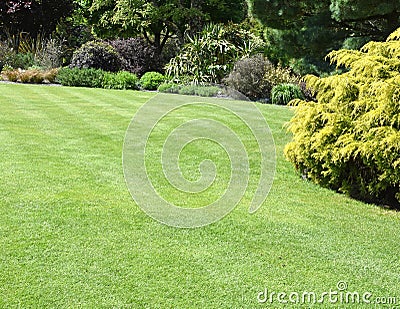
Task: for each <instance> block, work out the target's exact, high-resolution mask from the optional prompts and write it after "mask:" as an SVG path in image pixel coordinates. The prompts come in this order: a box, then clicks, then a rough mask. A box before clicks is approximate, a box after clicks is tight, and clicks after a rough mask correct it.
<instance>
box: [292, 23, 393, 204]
mask: <svg viewBox="0 0 400 309" xmlns="http://www.w3.org/2000/svg"><path fill="white" fill-rule="evenodd" d="M328 57H329V58H330V59H331V62H333V63H336V64H337V65H338V66H345V67H346V68H348V69H349V71H347V72H346V73H343V74H340V75H333V76H329V77H325V78H318V77H315V76H307V77H306V79H305V80H306V82H307V85H308V86H309V87H311V88H312V89H314V90H315V91H316V93H317V95H316V97H317V100H318V102H306V101H300V100H298V101H297V102H295V106H296V108H295V116H294V117H293V118H292V120H291V121H290V125H289V130H290V131H291V132H292V133H293V140H292V141H291V142H290V143H289V144H288V145H287V146H286V148H285V155H286V157H287V158H288V159H289V160H290V161H291V162H292V163H293V164H294V166H295V167H296V168H297V169H298V170H299V171H300V172H301V173H303V174H304V176H305V177H308V178H310V179H312V180H313V181H315V182H317V183H319V184H321V185H322V186H326V187H329V188H332V189H335V190H338V191H341V192H345V193H347V194H349V195H350V196H352V197H355V198H359V199H362V200H365V201H368V202H374V203H379V204H386V205H390V206H392V207H397V208H400V117H399V115H400V70H399V68H400V28H399V29H397V30H396V31H395V32H394V33H393V34H391V35H390V36H389V38H388V39H387V41H386V42H370V43H367V44H366V45H364V47H362V49H361V50H360V51H354V50H339V51H333V52H331V53H330V54H329V55H328Z"/></svg>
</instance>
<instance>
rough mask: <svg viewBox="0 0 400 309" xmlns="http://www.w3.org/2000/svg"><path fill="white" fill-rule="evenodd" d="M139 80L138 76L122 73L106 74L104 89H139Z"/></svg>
mask: <svg viewBox="0 0 400 309" xmlns="http://www.w3.org/2000/svg"><path fill="white" fill-rule="evenodd" d="M138 82H139V79H138V77H137V76H136V74H133V73H129V72H126V71H121V72H118V73H105V74H104V77H103V84H102V85H103V88H106V89H138Z"/></svg>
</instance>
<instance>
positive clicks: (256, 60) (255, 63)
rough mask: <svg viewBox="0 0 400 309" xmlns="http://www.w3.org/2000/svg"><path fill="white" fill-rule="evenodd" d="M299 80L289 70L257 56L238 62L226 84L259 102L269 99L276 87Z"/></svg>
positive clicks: (225, 80)
mask: <svg viewBox="0 0 400 309" xmlns="http://www.w3.org/2000/svg"><path fill="white" fill-rule="evenodd" d="M297 80H298V77H297V76H295V75H293V74H292V73H291V71H290V70H289V69H286V68H282V67H281V66H274V65H273V64H272V63H271V62H270V61H269V60H268V59H267V58H265V57H264V56H263V55H255V56H253V57H250V58H245V59H241V60H239V61H237V62H236V64H235V66H234V68H233V70H232V72H231V73H230V74H229V75H228V77H227V78H225V79H224V83H225V84H226V85H227V86H229V87H231V88H233V89H235V90H237V91H239V92H241V93H243V94H244V95H245V96H247V97H248V98H249V99H251V100H259V99H265V98H269V97H270V96H271V90H272V88H273V87H274V86H276V85H279V84H282V83H296V82H297Z"/></svg>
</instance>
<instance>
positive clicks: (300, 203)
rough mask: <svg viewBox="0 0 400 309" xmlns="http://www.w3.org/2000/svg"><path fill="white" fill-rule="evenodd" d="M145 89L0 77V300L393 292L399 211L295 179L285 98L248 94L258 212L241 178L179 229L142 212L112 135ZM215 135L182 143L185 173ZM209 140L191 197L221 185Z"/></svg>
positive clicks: (96, 302) (191, 302) (140, 302)
mask: <svg viewBox="0 0 400 309" xmlns="http://www.w3.org/2000/svg"><path fill="white" fill-rule="evenodd" d="M154 95H155V94H154V93H144V92H135V91H114V90H99V89H85V88H67V87H48V86H29V85H11V84H1V85H0V109H1V112H0V141H1V143H0V166H1V172H2V174H1V177H0V202H1V203H0V205H1V207H0V212H1V216H0V220H1V222H0V307H3V308H13V307H18V308H30V307H32V308H56V307H72V308H80V307H82V308H98V307H105V308H111V307H112V308H121V307H125V308H263V307H280V306H282V307H283V306H285V307H289V304H281V303H279V302H278V300H277V298H276V297H275V298H273V299H272V302H268V301H267V302H266V303H264V304H260V303H259V302H258V300H257V297H258V296H259V293H260V292H262V291H265V289H268V291H269V292H276V293H278V292H285V293H287V294H288V295H289V294H290V293H291V292H297V293H299V294H300V295H301V294H302V293H303V292H304V291H313V292H315V293H317V295H321V294H322V293H324V292H329V291H330V290H333V291H338V290H339V289H338V287H337V286H338V283H340V284H344V283H346V285H347V289H345V290H343V291H344V292H347V291H350V292H358V293H359V294H360V295H362V294H364V293H366V292H369V293H371V294H372V296H371V297H370V298H369V300H370V301H371V302H374V301H375V302H378V301H381V302H382V301H383V300H385V299H384V298H385V297H386V298H387V299H388V298H389V297H397V303H398V306H400V263H399V256H400V246H399V240H400V229H399V226H400V213H398V212H395V211H390V210H385V209H382V208H379V207H376V206H373V205H367V204H364V203H361V202H358V201H354V200H352V199H350V198H348V197H345V196H343V195H339V194H337V193H335V192H332V191H329V190H326V189H322V188H320V187H318V186H316V185H314V184H312V183H310V182H307V181H304V180H302V179H301V177H299V176H298V175H297V174H296V173H295V171H294V170H293V168H292V166H291V165H290V163H288V162H287V161H285V159H284V157H283V147H284V145H285V144H286V143H287V142H288V141H289V140H290V135H289V134H288V133H287V132H286V129H285V128H284V124H285V123H286V122H287V121H288V120H289V119H290V117H291V116H292V111H291V110H290V109H288V108H286V107H281V106H271V105H258V107H259V108H260V110H261V111H262V113H263V115H264V116H265V118H266V120H267V121H268V124H269V126H270V127H271V130H272V133H273V136H274V139H275V143H276V150H277V172H276V177H275V181H274V184H273V186H272V189H271V192H270V194H269V195H268V197H267V199H266V201H265V203H264V204H263V205H262V207H261V208H260V209H259V210H258V211H257V212H256V213H254V214H249V213H248V206H249V205H248V204H249V199H248V198H247V196H250V195H251V190H252V185H251V184H252V182H250V189H249V190H250V191H249V192H247V193H246V195H245V197H244V199H243V200H242V201H241V202H240V203H239V205H238V206H237V207H236V208H235V209H234V211H232V212H231V213H230V214H229V215H227V216H226V217H225V218H223V219H222V220H220V221H218V222H216V223H214V224H211V225H208V226H205V227H202V228H196V229H178V228H174V227H169V226H166V225H163V224H160V223H158V222H157V221H155V220H153V219H152V218H150V217H148V216H147V215H146V214H145V213H144V212H143V211H142V210H141V209H140V208H139V207H138V206H137V205H136V204H135V202H134V201H133V199H132V197H131V195H130V193H129V191H128V189H127V186H126V183H125V180H124V173H123V167H122V149H123V143H124V136H125V132H126V130H127V128H128V125H129V123H130V120H131V119H132V117H133V116H134V114H135V112H136V111H137V110H138V109H139V108H140V107H141V106H142V105H143V104H144V103H145V102H146V101H147V100H148V99H150V98H151V97H153V96H154ZM170 98H171V100H174V98H176V97H175V96H174V95H171V96H170ZM243 104H251V103H248V102H247V103H246V102H243ZM189 112H190V113H192V114H193V115H192V116H196V114H195V113H196V110H191V111H189ZM199 112H201V113H202V112H204V110H201V109H200V111H199ZM183 117H187V115H183ZM221 118H222V119H224V118H225V120H226V121H227V122H229V119H228V116H224V115H222V116H221ZM172 122H173V121H172ZM172 122H171V123H172ZM169 123H170V122H168V121H166V123H165V124H164V125H165V126H168V124H169ZM155 140H157V139H156V138H155ZM154 145H157V144H156V143H155V144H154ZM213 147H215V145H213V144H211V143H207V142H206V141H204V144H202V145H201V144H200V146H198V147H195V145H192V146H188V149H187V151H186V152H185V155H182V158H181V160H182V166H186V165H187V167H188V170H189V172H186V173H187V177H189V178H190V177H191V175H193V174H194V175H195V174H196V169H195V168H194V167H195V166H197V163H198V162H197V161H195V160H194V161H193V158H195V157H196V154H197V153H199V152H200V151H204V149H212V148H213ZM248 147H250V148H251V147H252V146H251V143H249V146H248ZM153 150H154V151H152V152H151V154H156V153H157V147H154V149H153ZM215 151H216V156H217V157H221V160H217V164H216V165H217V167H218V166H219V165H221V168H220V170H221V171H222V175H221V176H219V177H220V178H216V180H215V181H216V182H215V184H216V185H215V186H214V187H213V188H211V191H210V192H209V195H207V194H204V195H203V196H201V197H199V199H200V200H196V198H193V197H190V198H192V200H190V203H189V204H190V205H192V206H193V205H194V206H196V203H198V204H199V205H203V203H206V202H208V199H209V198H210V196H211V197H212V196H214V195H215V194H219V193H220V191H221V190H220V187H219V186H218V183H219V181H223V180H224V179H226V173H228V171H225V170H224V169H223V166H222V165H223V163H224V162H225V161H226V157H225V156H224V155H223V153H222V152H221V153H220V155H219V153H218V149H217V148H216V149H215ZM191 162H192V163H191ZM185 164H186V165H185ZM251 166H252V165H251ZM157 167H159V166H158V165H157V164H154V166H153V167H151V168H150V174H152V175H153V176H154V177H156V178H157V173H156V172H155V169H156V168H157ZM183 173H184V174H185V172H183ZM195 178H196V175H195V176H194V179H195ZM155 181H160V184H162V178H161V177H159V178H158V180H155ZM137 185H138V186H140V183H138V184H137ZM160 186H161V185H160ZM162 186H163V187H166V188H165V192H164V194H165V195H166V196H167V197H171V198H172V197H174V196H175V195H174V193H173V192H171V190H170V188H168V187H167V185H166V184H165V183H163V185H162ZM253 187H254V183H253ZM175 199H176V201H177V202H179V201H181V202H182V205H181V206H185V205H186V204H187V203H185V201H188V200H186V199H185V198H184V197H181V196H175ZM190 205H189V206H190ZM185 207H186V206H185ZM379 297H381V299H379ZM377 298H378V299H377ZM287 299H288V298H286V300H287ZM387 299H386V300H387ZM309 305H310V304H308V303H306V304H296V305H295V306H294V307H300V306H303V307H308V306H309ZM333 305H335V306H336V307H339V306H342V307H344V305H342V303H341V302H339V301H337V302H336V303H332V302H329V301H328V300H326V299H325V301H324V303H323V304H315V305H313V306H315V307H318V308H321V307H326V308H329V307H332V306H333ZM363 306H364V307H365V308H389V307H388V306H376V305H373V304H370V305H363ZM345 307H346V308H348V307H354V308H360V307H361V305H360V304H354V305H348V304H346V306H345Z"/></svg>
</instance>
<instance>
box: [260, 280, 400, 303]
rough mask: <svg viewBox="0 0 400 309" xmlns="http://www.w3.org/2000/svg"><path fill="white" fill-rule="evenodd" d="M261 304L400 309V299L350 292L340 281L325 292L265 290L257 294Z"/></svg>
mask: <svg viewBox="0 0 400 309" xmlns="http://www.w3.org/2000/svg"><path fill="white" fill-rule="evenodd" d="M257 301H258V302H259V303H267V304H318V303H319V304H324V303H325V304H374V305H379V306H385V308H392V309H400V297H396V296H386V297H376V296H374V295H373V294H372V293H371V292H368V291H363V292H360V291H350V290H348V286H347V283H346V282H344V281H339V282H338V284H337V285H336V288H335V289H329V291H324V292H319V293H317V292H312V291H303V292H283V291H280V292H277V291H270V290H268V288H265V289H264V291H260V292H259V293H258V294H257Z"/></svg>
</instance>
